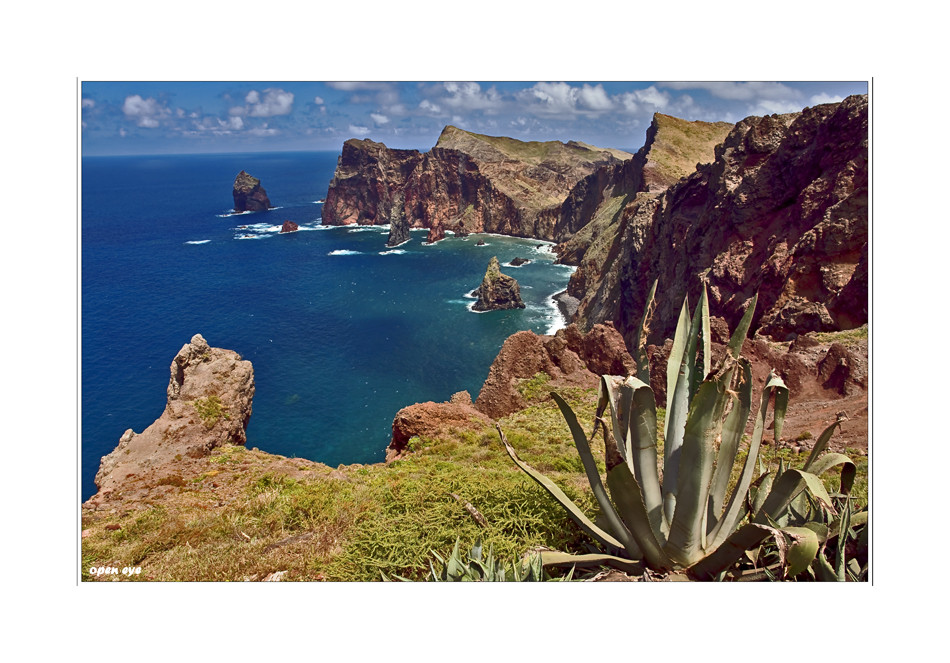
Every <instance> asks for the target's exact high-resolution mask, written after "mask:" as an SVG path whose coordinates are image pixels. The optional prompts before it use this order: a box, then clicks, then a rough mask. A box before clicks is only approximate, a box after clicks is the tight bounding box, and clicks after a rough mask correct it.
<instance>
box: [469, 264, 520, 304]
mask: <svg viewBox="0 0 950 663" xmlns="http://www.w3.org/2000/svg"><path fill="white" fill-rule="evenodd" d="M472 294H474V295H475V296H477V297H478V301H477V302H475V306H473V309H474V310H476V311H498V310H505V309H512V308H524V307H525V305H524V302H523V301H521V288H520V287H519V286H518V281H516V280H515V279H513V278H512V277H510V276H508V275H507V274H502V273H501V267H500V266H499V264H498V258H497V257H494V256H493V257H492V259H491V260H490V261H489V263H488V269H487V270H485V278H483V279H482V284H481V285H480V286H479V287H478V289H477V290H475V291H474V292H473V293H472Z"/></svg>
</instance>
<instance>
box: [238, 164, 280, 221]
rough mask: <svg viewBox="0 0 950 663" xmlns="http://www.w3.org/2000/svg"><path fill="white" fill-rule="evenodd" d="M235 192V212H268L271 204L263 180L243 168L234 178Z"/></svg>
mask: <svg viewBox="0 0 950 663" xmlns="http://www.w3.org/2000/svg"><path fill="white" fill-rule="evenodd" d="M233 194H234V211H235V212H266V211H267V208H268V207H270V206H271V205H270V200H268V198H267V192H266V191H264V187H262V186H261V181H260V180H259V179H257V178H256V177H252V176H250V175H248V174H247V173H246V172H244V171H243V170H242V171H241V172H240V173H238V175H237V177H235V178H234V192H233Z"/></svg>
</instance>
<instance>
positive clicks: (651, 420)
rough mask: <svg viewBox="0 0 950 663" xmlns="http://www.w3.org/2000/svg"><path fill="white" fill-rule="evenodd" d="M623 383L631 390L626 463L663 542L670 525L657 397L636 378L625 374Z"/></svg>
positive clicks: (653, 527)
mask: <svg viewBox="0 0 950 663" xmlns="http://www.w3.org/2000/svg"><path fill="white" fill-rule="evenodd" d="M626 384H628V385H629V387H630V389H631V390H632V398H631V399H630V415H629V417H628V419H629V426H630V427H629V430H628V431H627V435H628V443H629V446H630V456H629V459H628V460H629V462H628V463H627V464H628V466H630V468H631V470H632V471H633V475H634V477H635V478H636V480H637V483H638V484H639V485H640V492H641V493H642V495H643V504H644V506H645V507H646V510H647V513H648V514H649V516H650V526H651V528H652V530H653V532H654V533H655V534H656V536H657V539H658V541H659V542H660V544H661V545H662V544H663V543H665V542H666V536H667V534H668V533H669V529H670V527H669V522H668V521H667V520H666V519H665V518H664V515H663V496H662V488H661V486H660V475H659V472H658V470H657V450H656V397H655V396H654V395H653V390H652V389H651V388H650V386H649V385H648V384H645V383H644V382H641V381H640V380H638V379H637V378H634V377H630V378H627V381H626ZM611 492H613V491H612V490H611Z"/></svg>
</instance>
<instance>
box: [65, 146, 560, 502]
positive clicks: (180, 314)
mask: <svg viewBox="0 0 950 663" xmlns="http://www.w3.org/2000/svg"><path fill="white" fill-rule="evenodd" d="M337 156H338V155H337V154H336V153H332V152H306V153H305V152H294V153H288V152H282V153H254V154H226V155H220V154H219V155H185V156H154V157H142V156H136V157H84V158H83V159H82V172H81V177H82V186H81V192H82V200H81V210H82V218H81V242H82V245H81V252H82V264H81V270H82V273H81V290H82V301H81V304H82V309H81V325H82V328H81V338H82V350H81V388H82V394H81V411H82V419H81V421H82V430H81V441H82V477H81V479H82V487H81V490H82V499H86V498H88V497H90V496H91V495H93V494H94V493H95V491H96V487H95V484H94V483H93V479H94V477H95V474H96V470H97V469H98V467H99V462H100V459H101V457H102V456H104V455H105V454H107V453H109V452H110V451H112V449H113V448H114V447H115V446H116V444H117V443H118V441H119V437H120V436H121V435H122V433H123V432H124V431H125V430H126V429H128V428H132V429H134V430H135V431H136V432H141V431H142V430H144V429H145V428H146V427H147V426H148V425H149V424H151V423H152V421H154V420H155V419H156V418H157V417H158V416H159V415H160V414H161V413H162V410H163V409H164V407H165V399H166V394H165V389H166V387H167V385H168V378H169V365H170V363H171V361H172V358H173V357H174V356H175V354H176V353H177V352H178V350H179V349H180V348H181V347H182V345H184V344H185V343H187V342H188V341H189V340H190V339H191V337H192V336H193V335H194V334H196V333H200V334H202V335H203V336H204V337H205V339H206V340H207V341H208V343H210V344H211V345H212V346H215V347H223V348H229V349H232V350H235V351H237V352H238V353H240V354H241V355H242V356H243V357H244V358H245V359H249V360H250V361H251V362H253V365H254V374H255V382H256V386H257V390H256V394H255V397H254V405H253V408H254V411H253V414H252V416H251V420H250V424H249V426H248V431H247V436H248V446H250V447H258V448H260V449H262V450H264V451H269V452H272V453H277V454H282V455H285V456H297V457H303V458H308V459H311V460H316V461H320V462H323V463H326V464H328V465H331V466H336V465H339V464H349V463H372V462H379V461H382V460H383V458H384V456H385V448H386V445H387V444H388V443H389V440H390V435H391V426H392V420H393V417H394V416H395V414H396V412H397V411H398V410H399V409H400V408H402V407H404V406H406V405H409V404H412V403H416V402H422V401H428V400H434V401H444V400H448V398H449V397H450V396H451V395H452V394H453V393H455V392H457V391H460V390H462V389H466V390H468V391H469V392H470V393H471V394H472V397H473V398H474V397H476V396H477V395H478V391H479V389H480V388H481V384H482V382H484V380H485V378H486V377H487V375H488V369H489V367H490V365H491V362H492V360H493V359H494V358H495V355H496V354H497V352H498V350H499V348H501V345H502V343H503V342H504V340H505V338H507V337H508V336H509V335H510V334H513V333H514V332H516V331H519V330H522V329H530V330H533V331H535V332H538V333H552V332H553V330H555V329H557V328H558V327H560V326H562V324H563V321H562V319H561V316H560V314H559V313H558V311H557V308H556V307H555V305H554V304H553V302H552V300H551V296H552V295H553V294H554V293H556V292H559V291H561V290H564V288H565V287H566V285H567V281H568V278H569V277H570V274H571V271H572V268H570V267H566V266H562V265H555V264H554V254H553V253H552V252H551V248H552V247H551V245H549V244H546V243H542V242H539V241H537V240H523V239H515V238H508V237H499V236H494V235H470V236H468V237H465V238H459V237H453V236H451V235H450V236H448V237H447V238H446V239H445V240H443V241H441V242H438V243H437V244H434V245H426V244H425V239H426V232H425V231H418V230H417V231H413V232H412V233H411V235H412V237H411V239H410V241H409V242H407V243H406V244H403V245H402V246H399V247H397V248H395V249H388V248H387V247H386V240H387V238H388V227H349V228H334V227H327V226H322V225H321V211H322V201H323V200H324V198H325V197H326V193H327V185H328V184H329V182H330V180H331V179H332V177H333V172H334V169H335V167H336V160H337ZM241 170H246V171H247V172H248V173H250V174H252V175H253V176H255V177H257V178H259V179H260V180H261V184H262V186H263V187H264V188H265V189H266V191H267V194H268V197H269V198H270V201H271V204H272V205H274V208H273V209H271V210H269V211H267V212H259V213H253V214H233V213H232V212H231V209H232V205H233V200H232V197H231V188H232V185H233V182H234V178H235V176H236V175H237V173H238V172H239V171H241ZM285 220H290V221H293V222H295V223H297V224H298V225H299V226H300V230H299V231H298V232H295V233H289V234H278V231H279V230H280V226H281V224H282V223H283V222H284V221H285ZM479 240H481V241H484V242H485V245H484V246H478V245H477V243H478V241H479ZM492 256H497V257H498V259H499V260H500V261H501V263H502V265H503V267H502V269H503V271H504V272H505V273H507V274H510V275H512V276H514V277H515V278H517V279H518V281H519V283H520V284H521V293H522V297H523V299H524V300H525V304H526V305H527V308H526V309H523V310H513V311H496V312H491V313H474V312H472V311H471V310H470V308H471V305H472V303H473V302H474V300H473V299H472V298H471V297H470V294H469V293H470V292H471V291H472V290H473V289H475V288H476V287H478V285H479V283H480V282H481V279H482V276H483V275H484V273H485V269H486V267H487V265H488V261H489V260H490V259H491V257H492ZM515 257H521V258H527V259H529V260H530V262H529V263H528V264H525V265H523V266H521V267H511V266H507V267H506V266H504V265H505V264H506V263H509V262H510V261H511V260H512V259H513V258H515Z"/></svg>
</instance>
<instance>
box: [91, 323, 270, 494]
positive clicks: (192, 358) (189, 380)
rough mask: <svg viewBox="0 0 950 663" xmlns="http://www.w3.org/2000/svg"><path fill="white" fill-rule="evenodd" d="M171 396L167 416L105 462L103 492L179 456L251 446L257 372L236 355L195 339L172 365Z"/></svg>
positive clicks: (99, 481)
mask: <svg viewBox="0 0 950 663" xmlns="http://www.w3.org/2000/svg"><path fill="white" fill-rule="evenodd" d="M167 393H168V400H167V403H166V405H165V411H164V412H163V413H162V416H161V417H159V418H158V419H157V420H155V422H154V423H152V425H151V426H149V427H148V428H146V429H145V430H144V431H143V432H141V433H135V432H134V431H133V430H132V429H129V430H127V431H126V432H125V433H124V434H123V435H122V437H121V439H120V440H119V445H118V446H117V447H116V448H115V450H114V451H112V453H110V454H108V455H107V456H104V457H103V458H102V463H101V464H100V466H99V471H98V473H97V474H96V479H95V482H96V486H98V487H99V492H100V493H104V492H107V491H113V490H116V489H118V488H119V487H120V486H121V484H122V482H123V481H124V480H125V479H127V478H128V477H130V476H133V475H135V476H142V475H143V474H145V473H152V472H161V471H162V470H163V469H165V470H167V469H168V468H169V467H173V466H174V463H175V462H176V457H177V459H179V460H180V459H181V458H182V457H185V456H190V457H199V456H204V455H207V454H208V453H209V452H210V451H211V450H212V449H214V448H215V447H217V446H221V445H223V444H241V445H243V444H244V443H245V442H246V441H247V436H246V434H245V431H246V429H247V423H248V420H249V419H250V417H251V401H252V400H253V398H254V369H253V367H252V366H251V362H249V361H246V360H242V359H241V357H240V355H238V354H237V353H236V352H233V351H232V350H224V349H221V348H212V347H210V346H209V345H208V343H207V341H205V339H204V338H203V337H202V336H201V335H200V334H195V336H194V337H192V339H191V342H190V343H187V344H185V345H184V346H183V347H182V349H181V350H180V351H179V352H178V354H177V355H176V356H175V359H174V360H173V361H172V364H171V377H170V379H169V381H168V390H167Z"/></svg>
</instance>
